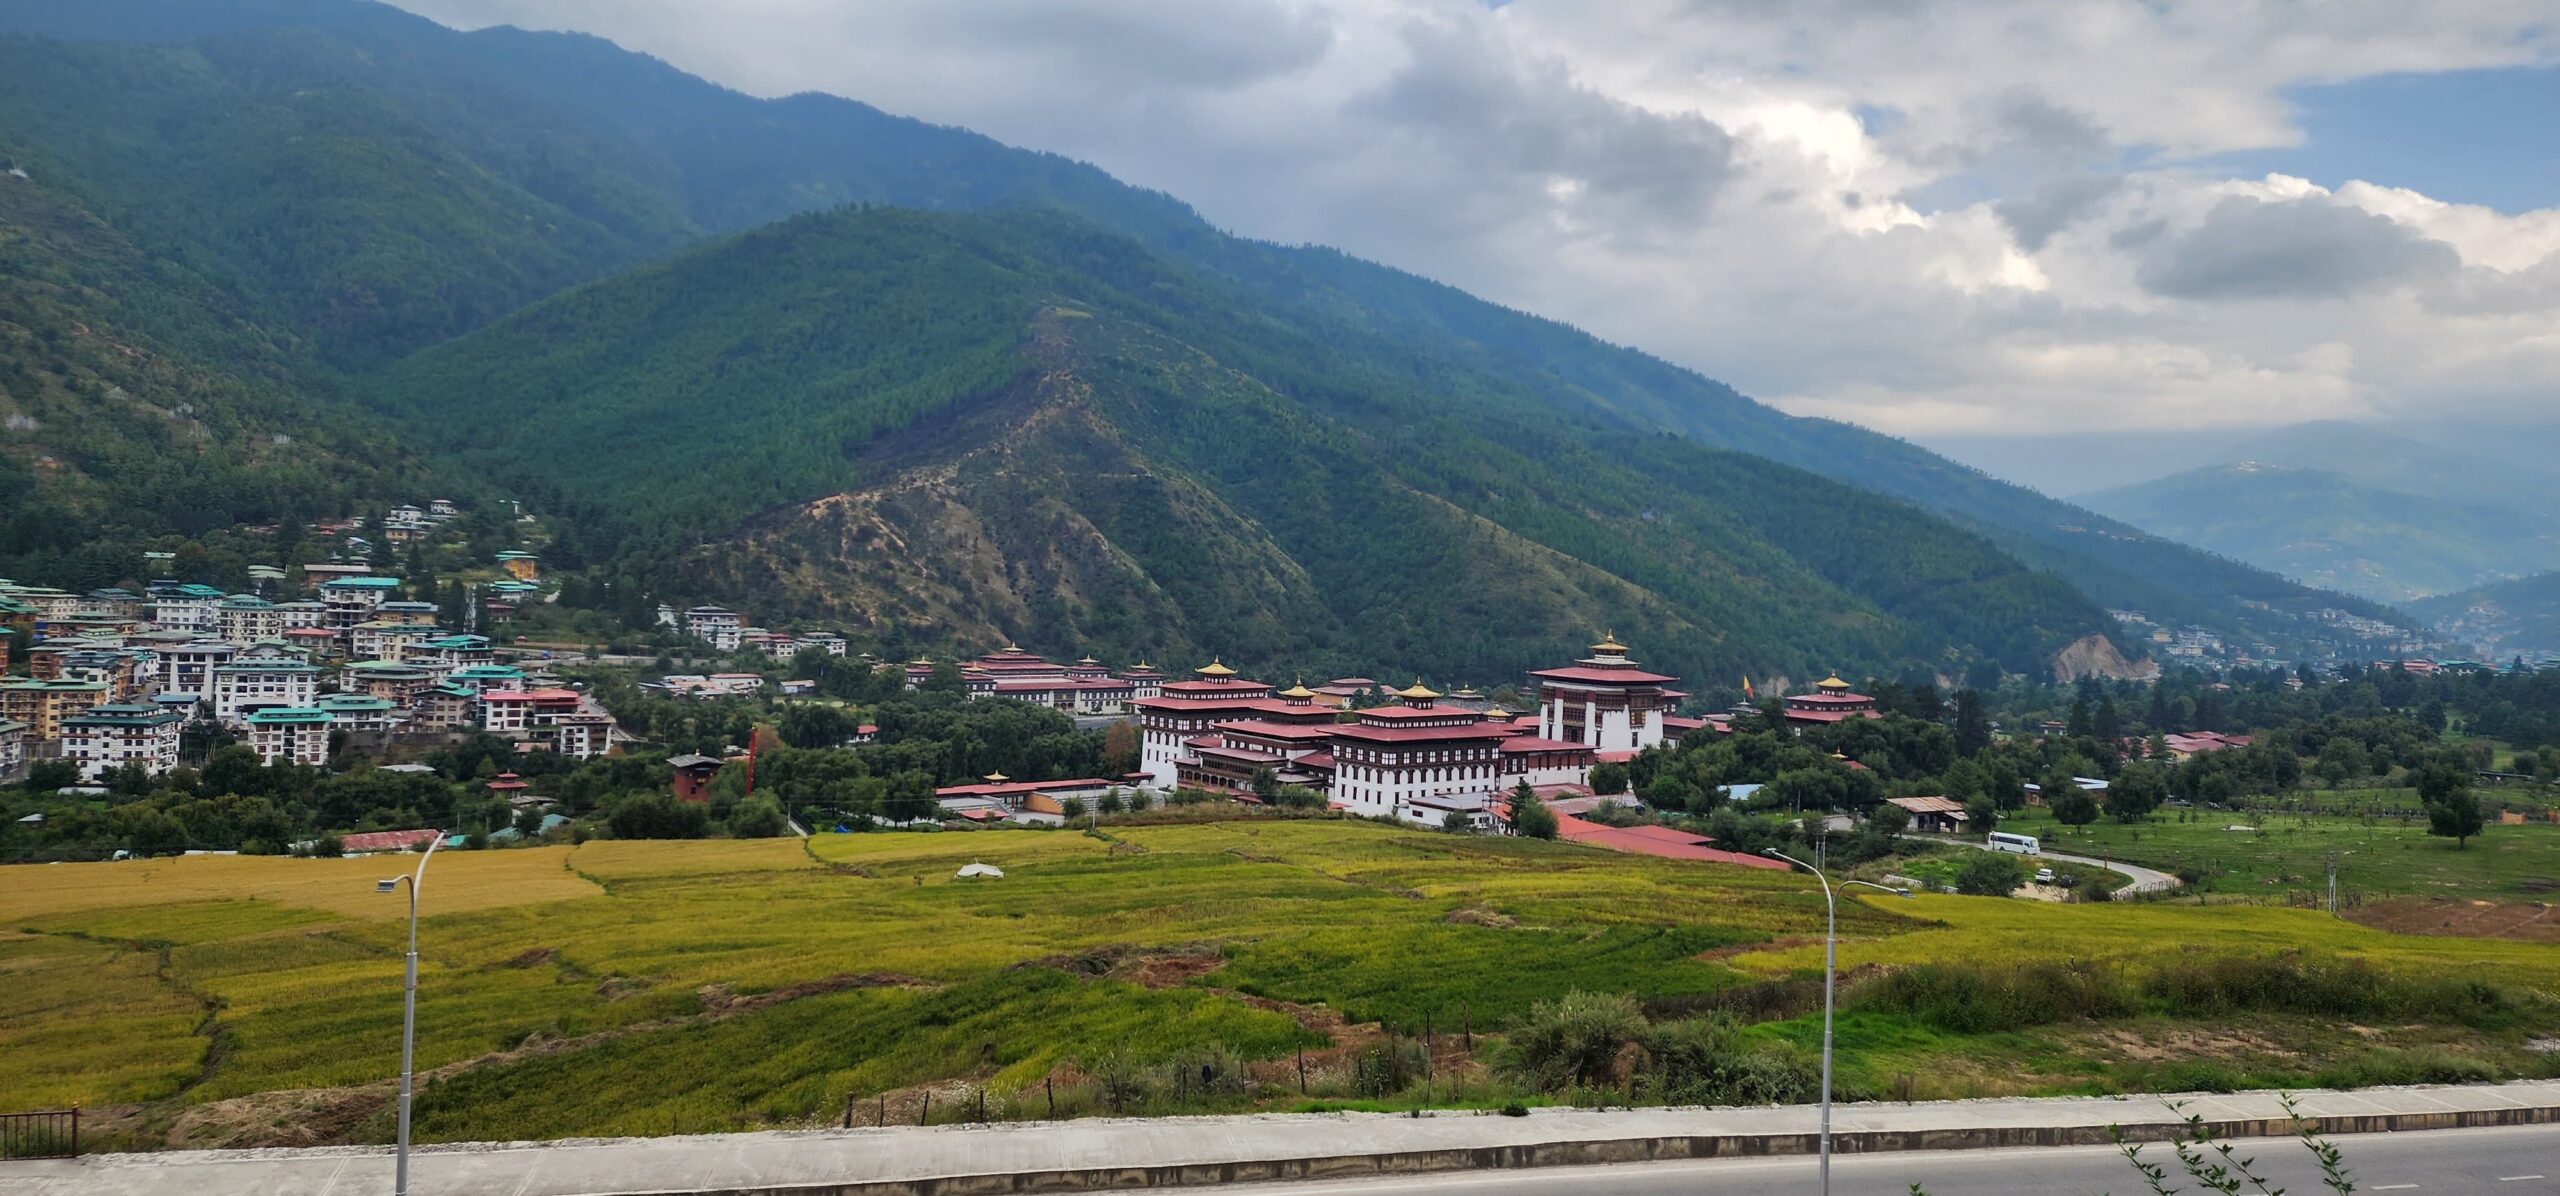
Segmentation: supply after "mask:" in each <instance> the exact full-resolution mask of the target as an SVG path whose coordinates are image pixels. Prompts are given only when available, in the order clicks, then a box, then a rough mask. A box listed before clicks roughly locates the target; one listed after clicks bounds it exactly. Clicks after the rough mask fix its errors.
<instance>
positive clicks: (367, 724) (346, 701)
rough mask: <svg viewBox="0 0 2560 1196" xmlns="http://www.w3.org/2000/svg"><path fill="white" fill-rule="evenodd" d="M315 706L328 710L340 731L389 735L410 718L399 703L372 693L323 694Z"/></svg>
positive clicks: (332, 721)
mask: <svg viewBox="0 0 2560 1196" xmlns="http://www.w3.org/2000/svg"><path fill="white" fill-rule="evenodd" d="M313 705H314V706H316V707H317V708H318V709H320V710H323V711H326V712H327V713H328V715H329V725H330V726H333V727H335V728H337V729H339V730H341V731H350V732H359V733H374V734H389V733H390V732H392V731H396V730H398V729H400V724H401V723H403V722H406V721H407V715H406V711H404V710H402V709H401V707H400V706H399V705H398V704H396V703H394V702H392V701H391V699H389V698H377V697H375V696H373V695H371V694H347V693H339V694H322V695H321V696H320V700H319V701H318V702H315V703H313Z"/></svg>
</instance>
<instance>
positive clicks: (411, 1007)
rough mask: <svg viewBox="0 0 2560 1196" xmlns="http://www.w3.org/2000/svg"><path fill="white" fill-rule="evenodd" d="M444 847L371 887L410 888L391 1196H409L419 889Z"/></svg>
mask: <svg viewBox="0 0 2560 1196" xmlns="http://www.w3.org/2000/svg"><path fill="white" fill-rule="evenodd" d="M443 845H444V836H443V835H442V834H438V835H437V836H436V837H435V838H433V839H429V840H427V851H426V854H424V855H422V856H419V857H418V870H417V871H416V872H413V873H411V874H409V875H407V876H395V877H393V878H391V879H389V880H380V881H375V882H374V885H373V891H374V892H377V893H388V892H391V891H392V890H394V889H397V888H399V887H400V886H401V885H402V884H404V883H405V884H407V885H408V886H409V956H408V961H407V967H406V972H405V976H404V978H403V979H402V981H401V998H400V1147H399V1155H398V1161H397V1162H396V1163H394V1164H393V1170H392V1179H391V1196H409V1099H410V1097H411V1096H412V1095H413V1094H414V1092H415V1083H416V1080H417V1048H418V886H420V885H422V884H425V883H426V880H427V861H428V860H432V859H434V858H436V848H438V847H441V846H443Z"/></svg>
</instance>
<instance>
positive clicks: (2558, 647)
mask: <svg viewBox="0 0 2560 1196" xmlns="http://www.w3.org/2000/svg"><path fill="white" fill-rule="evenodd" d="M2409 609H2410V610H2411V611H2413V612H2414V613H2416V614H2418V615H2419V616H2421V617H2423V618H2425V619H2426V620H2427V621H2428V622H2429V623H2432V624H2433V625H2435V627H2436V628H2437V629H2438V630H2440V631H2442V632H2443V633H2444V634H2446V635H2448V636H2451V637H2453V638H2454V639H2456V640H2458V641H2460V642H2464V643H2469V644H2472V645H2474V646H2476V647H2478V648H2479V649H2480V650H2481V652H2482V653H2484V654H2485V655H2487V656H2489V657H2491V658H2492V659H2505V658H2506V657H2507V656H2509V655H2511V654H2519V653H2527V652H2533V653H2543V654H2560V572H2555V573H2539V574H2535V575H2534V576H2531V577H2519V578H2516V579H2514V580H2511V581H2501V582H2493V583H2491V584H2489V585H2485V586H2480V587H2477V588H2475V589H2469V590H2464V591H2462V592H2461V593H2458V594H2444V595H2440V596H2437V597H2434V598H2426V599H2421V600H2419V601H2417V602H2413V603H2411V604H2410V605H2409Z"/></svg>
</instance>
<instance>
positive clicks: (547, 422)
mask: <svg viewBox="0 0 2560 1196" xmlns="http://www.w3.org/2000/svg"><path fill="white" fill-rule="evenodd" d="M375 398H376V400H377V401H378V402H379V403H380V404H381V405H382V406H383V407H384V408H385V409H386V410H388V411H390V412H392V413H394V414H395V415H396V416H397V417H399V418H400V419H401V420H402V422H403V423H404V425H405V426H408V427H412V428H415V429H417V430H418V433H417V434H418V435H420V436H421V437H423V438H427V439H429V440H430V441H431V442H433V443H435V444H437V446H438V447H439V448H440V449H442V450H443V451H444V452H446V453H447V454H448V455H449V457H450V458H451V460H452V461H453V462H454V463H455V464H456V465H458V466H461V467H464V468H469V469H473V470H478V471H484V472H487V473H490V474H492V475H495V476H504V477H509V478H511V479H522V480H523V482H524V483H525V484H527V485H529V486H535V487H538V489H537V490H535V491H534V492H535V493H537V494H539V495H541V496H542V501H543V502H544V503H545V504H546V506H548V507H549V508H551V509H556V510H560V511H563V512H564V513H565V514H566V515H567V519H566V522H569V523H571V524H574V525H576V526H577V527H579V528H581V529H582V534H596V535H601V536H603V537H604V538H606V539H608V540H610V541H612V542H614V543H617V544H626V545H627V544H647V545H650V546H651V547H650V548H648V549H647V550H646V551H644V552H642V553H640V554H639V556H638V559H636V560H633V561H632V562H631V563H632V565H633V567H634V568H645V567H647V566H648V564H649V563H650V562H657V561H664V560H669V559H674V560H680V561H682V562H683V563H684V567H685V570H686V574H687V575H686V577H684V578H683V579H680V580H684V581H689V582H691V583H693V584H695V585H700V586H707V587H708V588H711V589H713V590H716V591H717V592H720V593H725V594H733V595H738V596H740V598H741V600H742V601H746V602H750V603H753V604H756V605H757V606H758V607H759V608H767V607H784V608H789V609H800V610H813V611H821V612H824V613H825V614H827V615H829V616H830V617H833V618H835V619H837V620H840V621H843V622H845V623H848V624H850V625H853V626H855V627H858V628H866V629H870V630H873V631H875V632H883V631H893V630H894V631H895V632H898V633H904V632H907V631H912V632H914V633H916V634H918V635H919V636H920V638H924V639H935V638H941V637H954V636H956V637H958V638H963V639H968V640H971V641H975V642H986V641H989V640H998V639H1004V640H1019V641H1021V642H1024V643H1031V644H1040V645H1046V646H1054V647H1069V646H1083V645H1091V646H1094V647H1095V648H1096V650H1107V651H1111V652H1115V653H1118V654H1122V655H1146V656H1156V657H1166V656H1182V657H1188V656H1193V655H1204V654H1208V653H1211V652H1232V653H1235V654H1238V655H1240V656H1246V657H1250V658H1253V659H1264V660H1295V661H1304V662H1308V663H1319V662H1324V661H1339V662H1341V663H1343V664H1347V665H1367V666H1382V665H1385V664H1388V663H1394V662H1403V661H1429V662H1433V664H1434V666H1435V667H1439V668H1446V669H1449V670H1451V671H1453V672H1455V673H1458V674H1461V675H1468V676H1487V675H1502V674H1506V673H1511V672H1515V671H1517V670H1519V669H1521V668H1525V667H1529V666H1531V665H1532V664H1534V662H1536V661H1539V660H1552V659H1556V658H1558V657H1559V655H1561V654H1569V653H1571V652H1573V651H1574V650H1575V649H1576V648H1577V647H1578V646H1579V645H1580V644H1581V643H1583V642H1586V641H1587V639H1588V637H1589V636H1590V635H1591V634H1592V633H1593V632H1594V630H1595V629H1597V630H1606V629H1609V628H1611V627H1634V626H1641V627H1644V628H1646V629H1647V631H1648V637H1649V638H1648V643H1647V644H1646V645H1645V647H1646V650H1647V652H1648V654H1649V656H1650V657H1651V658H1652V659H1655V660H1658V661H1661V662H1663V663H1664V664H1666V665H1671V666H1675V667H1677V668H1680V669H1681V670H1683V671H1684V672H1685V673H1687V674H1688V675H1704V676H1727V675H1731V676H1737V677H1738V676H1741V675H1743V674H1744V673H1746V672H1751V673H1760V674H1767V673H1770V672H1781V673H1790V674H1793V675H1797V676H1802V675H1805V673H1806V672H1808V671H1810V670H1816V669H1821V668H1826V667H1830V662H1832V661H1855V662H1858V663H1860V664H1861V665H1864V666H1866V667H1871V668H1895V667H1907V666H1912V665H1923V666H1937V667H1952V666H1954V665H1955V664H1956V663H1957V662H1958V661H1959V660H1962V659H1966V658H1972V657H1977V656H1991V657H1994V658H1997V659H2000V660H2002V661H2003V662H2004V663H2005V664H2007V665H2008V666H2009V667H2010V668H2013V669H2021V670H2024V669H2040V668H2042V667H2044V664H2045V662H2046V661H2049V660H2050V659H2051V658H2052V657H2053V655H2054V654H2055V653H2056V652H2058V651H2059V650H2060V649H2061V648H2062V647H2064V646H2065V645H2066V644H2068V643H2070V642H2072V641H2075V640H2079V639H2083V638H2086V637H2088V636H2091V635H2093V634H2099V633H2102V632H2103V631H2104V630H2105V629H2106V619H2105V616H2104V614H2103V612H2101V611H2099V610H2098V609H2097V608H2096V607H2094V606H2093V605H2092V604H2090V603H2089V602H2088V601H2087V600H2086V599H2085V598H2083V597H2082V596H2081V595H2079V594H2078V593H2076V592H2074V591H2072V590H2071V589H2070V588H2069V587H2068V586H2066V585H2064V584H2062V583H2061V582H2059V581H2058V580H2055V579H2053V578H2051V577H2049V576H2046V575H2043V574H2039V573H2037V572H2034V571H2032V570H2029V569H2027V568H2025V567H2023V566H2021V565H2020V564H2018V563H2017V562H2016V561H2015V560H2014V559H2012V558H2010V557H2009V556H2007V555H2006V554H2003V553H2001V552H2000V551H1998V550H1997V549H1996V548H1994V547H1992V546H1991V545H1990V544H1989V543H1988V542H1986V541H1984V540H1982V539H1980V538H1978V537H1975V536H1972V535H1969V534H1966V533H1964V532H1962V531H1959V530H1957V529H1955V528H1953V527H1951V526H1949V525H1947V524H1945V523H1943V522H1941V521H1938V520H1935V519H1933V518H1931V517H1929V516H1927V515H1925V514H1923V513H1922V512H1920V511H1918V510H1916V509H1914V508H1911V507H1908V506H1905V505H1903V504H1900V503H1897V502H1893V501H1891V500H1888V499H1884V498H1880V497H1878V496H1875V495H1873V494H1870V493H1867V492H1865V491H1862V490H1859V489H1857V488H1855V487H1851V486H1846V485H1842V484H1839V483H1837V482H1832V481H1827V480H1825V479H1822V478H1819V477H1816V476H1813V475H1811V474H1806V473H1802V472H1800V471H1797V470H1793V469H1789V468H1787V467H1785V466H1781V465H1777V464H1774V463H1772V462H1769V461H1766V460H1762V459H1759V458H1755V457H1749V456H1744V455H1741V454H1736V453H1730V452H1722V451H1718V450H1714V449H1711V448H1708V447H1705V446H1703V445H1699V444H1697V443H1695V442H1693V441H1690V440H1686V439H1683V438H1679V437H1674V436H1669V435H1665V434H1663V433H1661V432H1659V431H1653V430H1648V429H1646V428H1645V427H1643V426H1641V425H1637V424H1634V423H1629V422H1623V421H1620V422H1606V421H1601V420H1598V419H1595V418H1592V417H1590V416H1589V415H1587V414H1585V413H1576V412H1559V411H1558V410H1556V409H1555V408H1554V407H1553V406H1552V405H1550V404H1549V403H1547V402H1545V401H1544V400H1543V399H1542V398H1541V397H1540V396H1538V395H1536V394H1534V393H1530V392H1525V391H1524V390H1522V388H1520V387H1518V386H1516V385H1514V384H1513V383H1512V382H1511V381H1510V379H1509V378H1508V376H1507V375H1506V374H1505V373H1504V372H1502V371H1499V370H1494V369H1488V368H1485V367H1482V366H1480V365H1478V364H1475V363H1471V362H1467V361H1455V360H1443V359H1436V358H1432V357H1427V356H1422V355H1419V354H1417V353H1416V352H1415V351H1414V350H1413V349H1412V348H1411V347H1410V346H1408V345H1405V344H1403V343H1402V342H1400V341H1399V340H1397V339H1395V338H1391V337H1385V336H1381V335H1379V334H1377V333H1375V332H1371V331H1369V330H1367V329H1366V328H1365V327H1363V326H1362V325H1361V324H1359V323H1356V322H1349V321H1343V320H1340V319H1337V318H1333V317H1330V316H1328V315H1326V314H1324V313H1323V312H1322V311H1320V310H1319V309H1316V308H1312V307H1307V306H1290V305H1282V304H1275V303H1272V302H1270V301H1268V300H1266V299H1264V298H1263V297H1261V296H1260V295H1258V294H1256V293H1254V292H1253V291H1251V290H1250V289H1248V288H1244V287H1241V286H1239V285H1237V284H1236V283H1234V282H1233V281H1231V280H1229V279H1227V278H1225V277H1223V276H1221V275H1218V274H1215V273H1210V272H1206V271H1201V270H1197V269H1194V268H1192V267H1190V266H1189V265H1187V264H1185V263H1183V262H1181V261H1179V260H1177V259H1175V258H1173V257H1170V256H1167V255H1165V254H1162V253H1159V252H1157V251H1155V250H1153V249H1151V248H1149V247H1148V246H1146V245H1144V244H1142V243H1140V242H1138V241H1136V240H1134V239H1132V238H1128V237H1124V236H1121V235H1119V234H1117V233H1114V232H1112V231H1109V230H1106V229H1103V228H1100V227H1098V226H1096V225H1094V224H1092V223H1090V222H1088V221H1085V220H1083V219H1081V218H1079V217H1076V216H1073V215H1069V214H1065V213H1059V212H1054V211H1049V210H1039V209H1010V210H1003V211H995V212H986V213H971V214H934V213H923V212H917V211H913V210H908V209H898V208H885V207H878V208H852V209H843V210H839V211H835V212H830V213H825V214H819V215H811V216H802V217H796V218H793V219H790V220H787V221H783V222H781V223H778V224H775V225H772V226H769V227H766V228H762V229H759V230H756V231H754V232H750V233H747V234H744V235H742V236H739V237H735V238H731V239H727V240H724V241H720V242H716V243H714V244H712V245H710V246H707V247H705V248H703V249H701V250H698V251H695V252H692V253H688V254H685V255H682V256H679V257H677V258H676V259H674V260H672V261H670V262H667V263H665V264H662V265H659V266H653V267H650V268H647V269H644V270H640V271H637V272H634V273H632V274H630V275H626V276H623V277H619V278H615V279H612V280H608V281H606V282H603V283H599V284H595V285H592V286H588V287H584V288H580V289H578V290H575V291H572V292H569V293H567V294H564V295H561V296H559V297H557V298H554V299H552V300H548V301H545V302H543V303H539V304H536V305H535V306H533V307H531V308H528V309H527V310H525V311H523V312H521V313H518V314H517V315H515V316H512V317H510V318H508V319H506V320H504V321H501V322H500V323H498V324H496V325H494V326H492V327H489V328H487V329H483V330H481V331H479V332H477V333H473V334H470V335H468V336H464V337H461V338H458V339H456V340H454V341H452V342H450V343H447V344H444V345H440V346H437V347H435V348H433V349H430V350H427V351H425V352H422V353H420V354H418V355H416V356H414V357H412V358H411V359H409V360H407V361H404V362H402V363H401V364H400V365H399V366H397V367H395V368H394V369H392V370H391V371H389V372H387V373H386V374H384V375H383V376H382V378H381V379H380V380H379V381H378V383H377V384H376V393H375ZM565 445H577V446H583V448H584V450H585V451H580V452H575V453H564V452H562V451H561V447H562V446H565ZM1340 645H1358V647H1357V649H1356V650H1355V651H1352V652H1349V653H1344V652H1343V651H1342V649H1341V648H1340V647H1339V646H1340ZM1950 648H1952V649H1954V650H1953V651H1950V650H1949V649H1950ZM1329 653H1331V654H1329Z"/></svg>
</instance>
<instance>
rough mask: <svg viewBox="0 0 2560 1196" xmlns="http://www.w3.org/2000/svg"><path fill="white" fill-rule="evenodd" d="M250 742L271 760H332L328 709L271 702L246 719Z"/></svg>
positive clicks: (313, 762)
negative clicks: (330, 757) (275, 704)
mask: <svg viewBox="0 0 2560 1196" xmlns="http://www.w3.org/2000/svg"><path fill="white" fill-rule="evenodd" d="M243 721H244V722H245V723H246V724H247V728H248V742H249V746H250V747H251V748H253V749H255V750H256V751H257V753H258V758H259V759H260V760H263V761H265V762H266V763H268V764H271V765H272V764H307V765H310V766H312V767H315V768H316V767H319V766H320V765H324V764H327V763H328V762H329V726H330V718H329V712H328V711H326V710H320V709H316V708H313V707H309V706H268V707H263V708H261V709H258V710H253V711H251V712H249V714H248V715H247V716H246V717H245V719H244V720H243Z"/></svg>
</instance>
